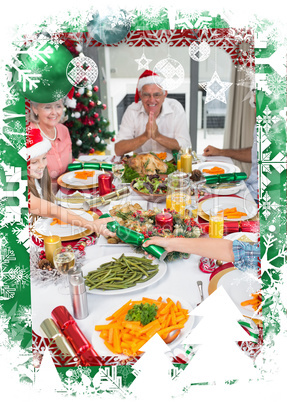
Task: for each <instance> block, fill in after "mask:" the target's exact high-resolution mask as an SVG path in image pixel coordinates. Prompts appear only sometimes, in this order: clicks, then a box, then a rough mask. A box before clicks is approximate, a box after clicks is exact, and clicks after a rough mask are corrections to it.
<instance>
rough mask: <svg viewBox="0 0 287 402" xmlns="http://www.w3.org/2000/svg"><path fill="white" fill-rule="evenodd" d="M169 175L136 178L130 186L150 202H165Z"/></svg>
mask: <svg viewBox="0 0 287 402" xmlns="http://www.w3.org/2000/svg"><path fill="white" fill-rule="evenodd" d="M166 178H167V175H160V174H154V175H147V176H144V177H138V178H137V179H134V180H133V181H132V182H131V184H130V186H131V188H132V190H133V191H134V192H135V193H136V194H138V195H140V196H141V197H142V198H143V199H144V200H146V201H149V202H156V203H159V202H164V201H165V199H166V192H167V184H166Z"/></svg>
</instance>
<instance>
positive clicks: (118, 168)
mask: <svg viewBox="0 0 287 402" xmlns="http://www.w3.org/2000/svg"><path fill="white" fill-rule="evenodd" d="M124 171H125V165H124V163H122V162H115V163H114V164H113V167H112V172H113V175H114V182H113V184H114V186H115V188H116V190H117V188H118V187H120V184H121V177H122V176H123V174H124Z"/></svg>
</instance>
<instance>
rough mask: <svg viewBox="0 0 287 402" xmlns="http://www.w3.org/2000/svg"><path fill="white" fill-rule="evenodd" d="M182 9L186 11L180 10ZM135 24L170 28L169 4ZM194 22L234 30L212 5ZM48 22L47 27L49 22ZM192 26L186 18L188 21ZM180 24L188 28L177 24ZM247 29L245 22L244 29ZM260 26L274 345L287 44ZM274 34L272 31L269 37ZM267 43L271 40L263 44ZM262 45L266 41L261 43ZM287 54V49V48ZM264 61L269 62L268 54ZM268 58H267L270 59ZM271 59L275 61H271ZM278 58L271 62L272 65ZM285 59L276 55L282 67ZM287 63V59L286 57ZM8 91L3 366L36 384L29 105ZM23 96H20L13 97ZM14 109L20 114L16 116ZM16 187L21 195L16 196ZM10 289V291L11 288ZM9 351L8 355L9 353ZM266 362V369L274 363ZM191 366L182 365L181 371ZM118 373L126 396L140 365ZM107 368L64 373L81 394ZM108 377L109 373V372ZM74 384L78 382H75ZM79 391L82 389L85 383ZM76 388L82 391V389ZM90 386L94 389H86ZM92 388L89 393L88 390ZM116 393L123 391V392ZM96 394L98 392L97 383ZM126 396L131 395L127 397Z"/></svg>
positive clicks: (0, 144)
mask: <svg viewBox="0 0 287 402" xmlns="http://www.w3.org/2000/svg"><path fill="white" fill-rule="evenodd" d="M180 13H181V12H180V11H178V15H180ZM133 16H134V18H133V22H132V27H131V30H136V29H141V30H143V29H144V30H150V29H170V28H171V27H170V23H169V14H168V9H166V8H162V9H159V10H157V12H156V13H152V12H151V9H148V10H143V11H137V10H135V11H133ZM185 21H188V23H189V24H190V26H186V25H185V26H184V28H185V29H187V28H190V29H192V28H201V27H202V26H204V27H206V28H226V27H228V23H227V22H226V21H225V20H224V18H222V17H221V16H220V15H217V16H212V15H210V13H209V12H208V11H206V12H201V13H196V12H193V13H192V14H190V16H189V18H186V19H185ZM49 23H50V21H48V22H43V23H42V24H41V25H40V27H39V29H40V30H41V29H42V28H44V27H45V26H49ZM185 24H186V22H185ZM63 27H65V31H66V32H69V31H77V32H81V31H85V30H86V27H85V26H84V25H83V23H82V22H79V21H76V20H74V19H72V20H70V16H69V13H68V12H67V20H66V21H65V22H64V23H63ZM175 28H182V27H181V26H177V25H175ZM242 28H244V27H242ZM250 28H252V29H253V30H254V32H255V37H256V38H255V39H256V40H255V57H256V71H255V72H256V83H257V128H258V161H259V180H260V183H261V190H260V225H261V250H262V286H263V294H264V297H265V301H266V306H265V307H264V308H263V314H264V317H265V320H264V347H263V349H264V350H265V351H266V350H268V348H272V345H273V344H274V339H275V337H276V335H277V334H279V332H280V320H281V317H282V314H284V313H285V310H284V306H283V303H282V300H281V297H280V283H281V281H282V272H281V267H282V266H283V265H284V263H285V258H286V254H285V252H286V251H285V246H286V110H287V109H286V77H285V76H284V77H282V76H280V74H279V73H278V71H276V68H274V64H272V63H271V61H272V60H271V59H272V57H273V56H274V54H276V52H278V49H280V48H281V47H283V49H284V50H285V49H286V46H285V40H286V39H285V38H284V37H281V36H280V35H281V34H280V32H278V31H277V28H276V25H274V23H273V22H271V21H267V20H264V21H259V20H258V19H256V18H255V19H254V22H253V25H251V26H250ZM266 32H268V35H266ZM262 43H263V44H264V45H263V47H261V46H262ZM256 44H258V46H257V45H256ZM285 54H286V51H285ZM260 59H261V60H260ZM263 59H264V62H262V61H263ZM266 59H268V60H267V61H266ZM268 61H270V63H268ZM281 62H282V63H283V59H282V58H277V59H276V65H277V66H278V63H281ZM285 65H286V63H285ZM12 92H13V91H10V93H8V94H7V106H6V107H5V108H4V110H3V112H4V117H5V120H4V121H5V125H4V128H3V132H2V133H1V137H0V161H1V168H0V174H1V187H0V194H1V201H0V220H1V241H2V243H1V262H2V267H1V272H0V274H1V277H0V292H1V293H0V296H1V304H0V354H2V355H3V357H4V358H3V359H2V361H1V365H3V364H7V365H10V366H11V359H9V358H8V355H9V356H10V357H11V355H13V356H15V359H16V358H17V366H15V364H14V365H13V366H12V369H13V372H14V374H15V376H16V378H17V377H18V380H19V382H23V383H25V384H28V385H29V384H30V385H32V384H33V381H34V369H33V364H32V353H31V352H32V336H31V303H30V300H31V298H30V280H29V252H28V247H29V245H28V242H27V239H28V230H27V227H28V220H27V215H28V214H27V213H28V209H27V183H26V180H27V177H26V162H25V160H24V159H23V158H22V156H21V155H23V156H24V155H25V154H24V149H25V104H24V100H23V99H19V98H18V99H17V95H15V94H13V93H12ZM13 95H15V98H13ZM13 115H14V116H13ZM15 178H16V179H15ZM12 193H13V196H12V195H11V194H12ZM4 287H5V291H4V290H3V289H4ZM5 357H6V358H5ZM266 363H267V364H268V360H267V362H265V366H264V367H265V368H264V370H265V372H268V369H266ZM181 368H184V366H177V369H181ZM105 370H111V371H113V372H114V371H115V370H116V374H117V376H119V377H121V387H119V394H125V392H124V390H123V389H124V387H127V388H128V386H129V385H130V383H131V382H132V380H133V378H134V377H133V375H132V368H131V367H130V366H120V367H117V368H116V369H115V368H105ZM98 371H99V368H98V367H92V368H88V369H87V368H60V369H58V372H59V374H60V376H61V378H62V381H63V385H65V386H66V389H67V393H68V394H70V393H71V394H73V389H74V388H75V389H77V387H75V386H74V387H73V386H71V384H72V383H73V381H74V382H75V383H77V382H78V383H81V380H82V374H85V375H86V376H89V377H90V378H93V377H94V375H95V374H96V373H97V372H98ZM105 373H106V374H105V375H108V373H107V371H105ZM67 384H70V386H68V385H67ZM78 389H79V387H78ZM75 392H76V391H75ZM85 392H88V390H86V391H85ZM85 392H84V394H85ZM115 392H116V391H115ZM89 393H92V394H93V393H98V391H97V389H94V390H91V389H90V390H89ZM122 396H126V395H122Z"/></svg>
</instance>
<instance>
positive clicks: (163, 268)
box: [82, 253, 167, 296]
mask: <svg viewBox="0 0 287 402" xmlns="http://www.w3.org/2000/svg"><path fill="white" fill-rule="evenodd" d="M121 255H122V253H118V254H114V255H113V256H111V255H108V256H104V257H101V258H98V259H96V260H95V261H91V262H89V263H87V264H85V265H83V267H82V272H83V276H86V275H87V274H88V273H89V272H90V271H94V270H97V269H98V268H99V267H100V265H101V264H104V263H106V262H110V261H112V260H113V258H116V259H117V258H119V257H120V256H121ZM125 256H126V257H127V256H129V257H139V256H141V255H140V254H138V253H125ZM153 265H158V268H159V270H158V273H157V274H156V275H155V276H153V277H152V278H151V279H150V280H148V281H146V282H142V283H137V284H136V285H135V286H133V287H130V288H125V289H117V290H102V289H91V290H90V289H89V288H88V286H87V292H88V293H91V294H94V295H101V296H113V295H121V294H125V293H131V292H135V291H138V290H141V289H144V288H146V287H148V286H150V285H153V284H154V283H156V282H158V281H159V280H160V279H161V278H162V277H163V276H164V275H165V274H166V272H167V265H166V263H165V262H164V261H159V260H158V259H155V260H153Z"/></svg>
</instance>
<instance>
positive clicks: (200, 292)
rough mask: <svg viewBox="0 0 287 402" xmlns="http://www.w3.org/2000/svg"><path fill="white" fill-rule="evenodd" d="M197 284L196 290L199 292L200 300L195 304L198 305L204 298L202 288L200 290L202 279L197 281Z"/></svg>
mask: <svg viewBox="0 0 287 402" xmlns="http://www.w3.org/2000/svg"><path fill="white" fill-rule="evenodd" d="M197 286H198V290H199V294H200V302H199V303H198V304H197V306H199V305H200V304H201V303H202V302H203V300H204V298H203V290H202V281H197Z"/></svg>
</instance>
